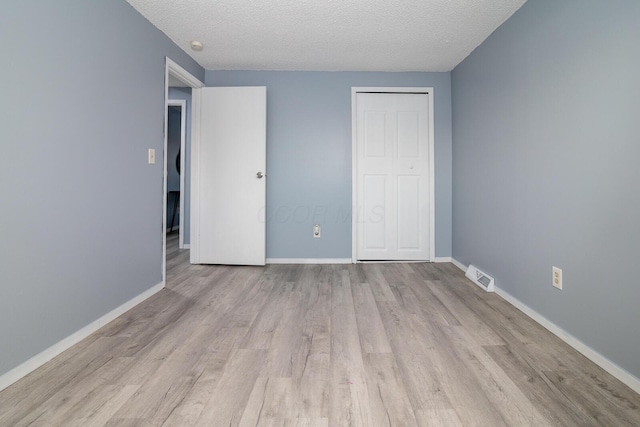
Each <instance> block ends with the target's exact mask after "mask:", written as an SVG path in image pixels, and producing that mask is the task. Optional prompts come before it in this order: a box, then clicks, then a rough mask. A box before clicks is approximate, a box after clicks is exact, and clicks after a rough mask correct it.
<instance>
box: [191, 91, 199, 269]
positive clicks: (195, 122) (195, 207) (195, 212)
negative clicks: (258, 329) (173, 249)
mask: <svg viewBox="0 0 640 427" xmlns="http://www.w3.org/2000/svg"><path fill="white" fill-rule="evenodd" d="M200 100H201V97H200V90H195V89H194V90H192V91H191V180H190V183H191V212H190V218H191V219H190V223H189V232H190V234H191V236H190V239H189V242H194V244H193V246H191V252H190V253H189V258H190V262H191V264H199V263H200V245H199V242H200V238H198V237H197V236H198V235H199V234H200V226H199V224H200V198H199V197H193V195H194V194H199V192H200V163H199V162H197V161H196V159H199V158H200V120H201V119H200Z"/></svg>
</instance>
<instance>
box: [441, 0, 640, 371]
mask: <svg viewBox="0 0 640 427" xmlns="http://www.w3.org/2000/svg"><path fill="white" fill-rule="evenodd" d="M639 22H640V2H638V1H636V0H628V1H624V0H616V1H606V2H603V1H599V0H590V1H585V0H572V1H569V0H566V1H562V2H559V1H555V0H535V1H529V2H528V3H526V4H525V5H524V7H523V8H522V9H521V10H520V11H518V12H516V13H515V14H514V15H513V16H512V17H511V18H510V19H509V20H508V21H507V22H506V23H505V24H503V25H502V26H501V27H500V28H499V29H498V30H497V31H496V32H495V33H494V34H493V35H492V36H491V37H489V39H487V41H485V42H484V43H483V44H482V45H481V46H480V47H478V48H477V49H476V50H475V51H474V52H473V53H472V54H471V55H470V56H469V57H468V58H467V59H466V60H465V61H464V62H463V63H462V64H461V65H459V66H458V67H456V69H455V70H454V71H453V72H452V88H453V96H452V97H453V166H454V167H453V189H454V193H453V194H454V197H453V256H454V257H455V258H456V259H457V260H459V261H461V262H462V263H464V264H465V265H466V264H469V263H473V264H476V265H478V266H479V267H480V268H481V269H485V270H486V271H487V272H488V273H490V274H492V275H494V276H495V278H496V284H497V286H499V287H500V288H502V289H504V290H505V291H507V292H508V293H510V294H511V295H513V296H515V297H516V298H518V299H519V300H520V301H522V302H523V303H525V304H527V305H528V306H529V307H531V308H533V309H534V310H536V311H537V312H538V313H540V314H542V315H543V316H545V317H546V318H547V319H549V320H551V321H552V322H554V323H555V324H557V325H558V326H560V327H562V328H563V329H565V330H566V331H568V332H569V333H570V334H572V335H573V336H575V337H576V338H578V339H579V340H581V341H582V342H584V343H585V344H587V345H588V346H590V347H591V348H593V349H594V350H596V351H598V352H599V353H601V354H602V355H604V356H605V357H607V358H608V359H610V360H611V361H613V362H615V363H616V364H618V365H619V366H621V367H622V368H624V369H626V370H627V371H628V372H630V373H631V374H633V375H635V376H636V377H640V327H639V325H640V310H638V301H640V281H639V279H638V275H637V265H638V255H640V227H639V226H638V220H639V219H640V191H639V190H638V183H640V167H638V158H640V120H638V117H639V116H638V114H639V113H640V79H639V78H638V70H640V54H639V52H640V50H639V46H640V25H638V23H639ZM552 265H555V266H558V267H560V268H562V269H563V279H564V280H563V282H564V290H563V291H559V290H556V289H555V288H553V287H552V286H551V266H552Z"/></svg>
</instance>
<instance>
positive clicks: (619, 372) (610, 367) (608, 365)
mask: <svg viewBox="0 0 640 427" xmlns="http://www.w3.org/2000/svg"><path fill="white" fill-rule="evenodd" d="M494 292H495V293H496V294H498V295H500V296H501V297H502V298H503V299H504V300H505V301H507V302H508V303H509V304H511V305H513V306H514V307H516V308H517V309H518V310H520V311H522V312H523V313H524V314H526V315H527V316H529V317H530V318H531V319H533V320H535V321H536V322H538V323H539V324H540V325H541V326H543V327H544V328H545V329H547V330H548V331H549V332H551V333H552V334H554V335H555V336H557V337H558V338H560V339H561V340H562V341H564V342H565V343H567V344H569V345H570V346H571V347H573V348H574V349H575V350H577V351H579V352H580V353H582V354H583V355H584V356H585V357H586V358H587V359H589V360H591V361H592V362H593V363H595V364H596V365H598V366H600V367H601V368H602V369H604V370H605V371H607V372H608V373H610V374H611V375H613V376H614V377H616V378H617V379H619V380H620V381H622V382H623V383H624V384H626V385H627V386H629V387H630V388H631V389H633V390H634V391H635V392H636V393H640V379H639V378H637V377H636V376H634V375H632V374H630V373H629V372H627V371H626V370H624V369H623V368H621V367H620V366H618V365H616V364H615V363H613V362H612V361H610V360H609V359H607V358H606V357H604V356H603V355H601V354H600V353H598V352H597V351H595V350H594V349H592V348H591V347H589V346H588V345H586V344H585V343H583V342H582V341H580V340H579V339H578V338H576V337H574V336H573V335H571V334H570V333H568V332H567V331H565V330H564V329H562V328H561V327H559V326H558V325H556V324H555V323H553V322H552V321H550V320H549V319H547V318H546V317H544V316H543V315H541V314H540V313H538V312H537V311H535V310H534V309H532V308H530V307H529V306H527V305H526V304H524V303H523V302H521V301H520V300H518V299H517V298H515V297H514V296H512V295H510V294H509V293H508V292H506V291H505V290H503V289H500V288H498V287H495V288H494Z"/></svg>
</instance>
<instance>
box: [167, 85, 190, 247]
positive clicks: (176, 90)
mask: <svg viewBox="0 0 640 427" xmlns="http://www.w3.org/2000/svg"><path fill="white" fill-rule="evenodd" d="M169 99H184V100H185V101H187V112H186V115H185V118H186V120H187V125H186V129H185V133H186V136H185V138H186V141H185V153H183V154H182V155H183V156H184V172H183V174H184V194H181V195H180V196H181V197H182V198H183V199H184V224H183V225H184V230H182V231H183V239H184V243H185V245H188V244H189V243H190V242H191V235H190V234H189V233H190V232H191V217H190V212H191V210H190V207H191V88H190V87H170V88H169ZM179 185H180V184H179V183H178V186H179ZM167 212H168V211H167ZM167 215H168V214H167ZM177 220H178V219H177V217H176V221H177ZM167 221H171V218H168V219H167Z"/></svg>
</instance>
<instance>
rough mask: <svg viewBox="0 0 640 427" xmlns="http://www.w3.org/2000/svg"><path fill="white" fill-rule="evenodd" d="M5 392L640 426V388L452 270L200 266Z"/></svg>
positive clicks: (241, 413) (84, 421)
mask: <svg viewBox="0 0 640 427" xmlns="http://www.w3.org/2000/svg"><path fill="white" fill-rule="evenodd" d="M176 241H177V232H176V233H172V235H171V238H170V241H169V255H168V263H167V266H168V275H167V287H166V289H164V290H162V291H161V292H159V293H158V294H156V295H155V296H153V297H152V298H150V299H149V300H147V301H145V302H144V303H143V304H141V305H139V306H138V307H136V308H134V309H133V310H131V311H129V312H127V313H126V314H124V315H123V316H121V317H119V318H118V319H116V320H115V321H114V322H112V323H110V324H109V325H107V326H105V327H104V328H102V329H101V330H99V331H98V332H96V333H95V334H93V335H92V336H90V337H89V338H87V339H86V340H84V341H82V342H81V343H79V344H78V345H76V346H74V347H73V348H71V349H69V350H68V351H66V352H65V353H63V354H61V355H60V356H58V357H57V358H55V359H54V360H52V361H51V362H49V363H47V364H46V365H44V366H43V367H41V368H40V369H38V370H37V371H35V372H33V373H32V374H30V375H29V376H27V377H26V378H24V379H22V380H21V381H19V382H17V383H16V384H14V385H13V386H11V387H9V388H7V389H6V390H4V391H3V392H1V393H0V425H2V426H103V425H106V426H188V425H202V426H289V427H294V426H297V427H302V426H309V427H314V426H315V427H320V426H324V427H328V426H332V427H333V426H460V425H463V426H504V425H506V426H529V425H531V426H591V425H594V426H595V425H602V426H625V425H628V426H638V425H640V396H638V395H637V394H635V393H634V392H633V391H632V390H630V389H629V388H627V387H626V386H625V385H623V384H622V383H620V382H619V381H617V380H616V379H614V378H613V377H611V376H610V375H608V374H607V373H606V372H604V371H603V370H602V369H600V368H599V367H597V366H596V365H594V364H593V363H591V362H590V361H588V360H587V359H586V358H584V357H583V356H581V355H580V354H579V353H577V352H576V351H574V350H573V349H571V348H570V347H568V346H567V345H565V344H564V343H563V342H561V341H560V340H559V339H558V338H556V337H555V336H553V335H552V334H550V333H549V332H547V331H546V330H544V329H543V328H542V327H540V326H539V325H538V324H536V323H535V322H533V321H532V320H530V319H529V318H527V317H526V316H525V315H523V314H522V313H521V312H519V311H518V310H517V309H515V308H514V307H512V306H511V305H509V304H508V303H507V302H505V301H504V300H502V299H501V298H500V297H498V296H497V295H494V294H486V293H484V292H482V291H481V290H480V289H479V288H477V287H476V286H475V285H473V284H471V283H470V282H468V281H467V280H466V279H465V278H464V276H463V275H462V273H461V272H460V271H459V270H457V269H456V268H455V267H454V266H452V265H450V264H358V265H304V266H302V265H270V266H267V267H264V268H263V267H231V266H192V265H189V263H188V251H181V250H178V249H177V248H176Z"/></svg>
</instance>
